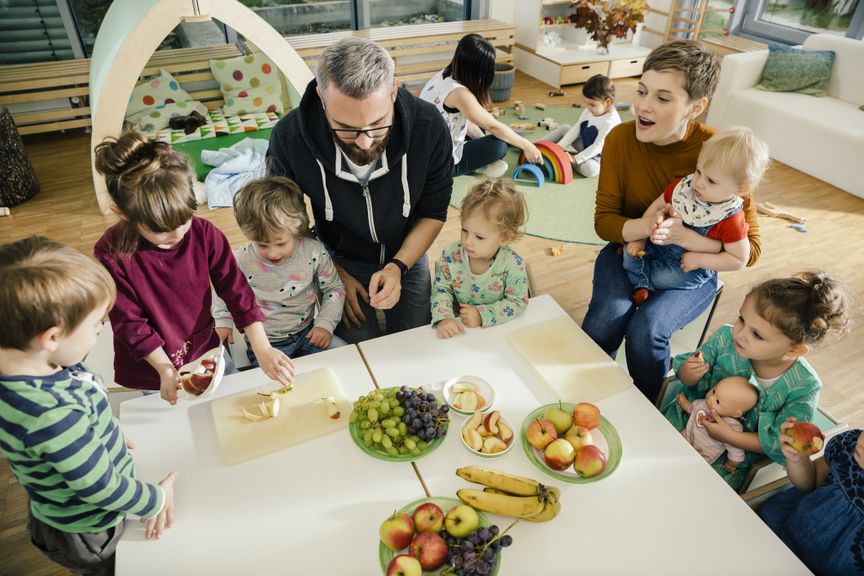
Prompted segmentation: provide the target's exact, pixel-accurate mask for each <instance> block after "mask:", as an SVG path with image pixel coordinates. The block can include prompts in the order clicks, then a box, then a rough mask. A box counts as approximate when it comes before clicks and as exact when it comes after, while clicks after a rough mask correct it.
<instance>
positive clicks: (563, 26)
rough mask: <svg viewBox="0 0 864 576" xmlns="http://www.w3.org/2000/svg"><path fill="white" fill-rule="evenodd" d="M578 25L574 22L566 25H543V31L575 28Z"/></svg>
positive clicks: (541, 27) (541, 26)
mask: <svg viewBox="0 0 864 576" xmlns="http://www.w3.org/2000/svg"><path fill="white" fill-rule="evenodd" d="M575 27H576V25H575V24H573V23H572V22H567V23H566V24H541V25H540V29H541V30H551V29H553V28H575Z"/></svg>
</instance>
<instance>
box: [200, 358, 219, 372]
mask: <svg viewBox="0 0 864 576" xmlns="http://www.w3.org/2000/svg"><path fill="white" fill-rule="evenodd" d="M201 367H202V368H204V369H205V370H208V371H210V372H215V371H216V360H214V359H213V358H205V359H204V360H201Z"/></svg>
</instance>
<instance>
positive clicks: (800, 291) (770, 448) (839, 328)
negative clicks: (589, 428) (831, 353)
mask: <svg viewBox="0 0 864 576" xmlns="http://www.w3.org/2000/svg"><path fill="white" fill-rule="evenodd" d="M848 314H849V300H848V296H847V295H846V290H845V289H844V287H843V285H842V284H841V283H840V282H839V281H838V280H837V279H835V278H833V277H832V276H829V275H828V274H825V273H823V272H803V273H800V274H796V275H795V276H792V277H789V278H776V279H773V280H768V281H766V282H762V283H761V284H758V285H757V286H755V287H753V288H752V289H751V290H750V292H749V293H748V294H747V296H746V297H745V298H744V303H743V304H742V305H741V309H740V311H739V312H738V319H737V321H736V322H735V324H734V325H732V326H728V325H727V326H723V327H722V328H720V329H719V330H717V331H716V332H714V334H712V335H711V337H710V338H708V340H707V341H706V342H705V344H703V345H702V347H700V348H699V351H698V352H697V353H695V354H694V353H687V354H680V355H678V356H676V357H675V358H674V359H673V363H672V367H673V369H674V370H675V373H676V375H677V376H678V380H680V381H681V383H682V384H684V393H683V394H682V396H683V398H682V399H680V400H678V402H677V403H676V402H673V403H671V405H669V406H667V407H665V408H664V410H663V413H664V415H665V416H666V418H667V419H668V420H669V421H670V422H671V423H672V424H673V425H674V426H675V427H676V428H677V429H678V430H683V429H684V426H685V425H686V423H687V416H688V415H687V414H686V412H684V410H683V405H685V404H686V401H692V400H697V399H702V398H705V397H706V395H707V394H708V392H709V391H710V390H711V389H713V388H714V386H715V385H716V384H717V382H719V381H720V380H722V379H724V378H727V377H729V376H743V377H745V378H748V379H749V380H750V383H751V384H752V385H753V386H755V387H756V390H757V391H758V392H759V401H758V403H757V404H756V407H755V408H754V409H753V410H751V411H750V412H747V413H746V414H745V415H744V417H743V422H742V423H743V428H744V429H743V431H740V432H737V431H735V430H733V429H732V428H731V427H730V426H729V424H727V423H726V422H725V421H723V419H722V418H719V419H716V420H712V419H710V418H706V419H705V420H704V421H703V425H704V426H705V428H706V429H707V432H708V434H709V435H710V436H711V438H713V439H715V440H718V441H720V442H724V443H726V444H727V445H729V446H732V447H735V448H741V449H744V450H745V451H746V454H745V459H744V462H743V463H742V465H739V466H738V467H737V468H735V469H734V470H730V469H729V467H726V466H725V464H726V457H725V455H724V456H721V457H720V458H718V459H717V460H715V461H714V463H713V464H712V467H713V468H714V469H715V470H716V471H717V472H718V473H719V474H720V475H721V476H723V478H724V479H725V480H726V482H727V483H728V484H729V485H730V486H732V487H733V488H735V489H737V488H738V487H739V486H740V484H741V481H742V480H743V479H744V477H745V476H746V475H747V471H748V469H749V468H750V466H751V465H752V464H753V462H754V461H755V460H756V458H757V457H760V455H761V454H765V455H767V456H769V457H770V458H771V459H772V460H774V461H775V462H777V463H779V464H781V465H783V464H785V463H786V455H785V452H784V451H783V444H782V433H784V431H785V428H784V426H783V425H784V423H786V422H787V421H789V420H790V419H792V420H796V421H805V422H810V421H812V420H813V415H814V414H815V412H816V408H817V407H818V405H819V392H820V390H821V389H822V381H821V380H819V376H818V375H817V374H816V371H815V370H814V369H813V367H812V366H810V364H809V363H808V362H807V360H806V359H805V358H804V356H805V355H806V354H807V353H808V352H809V351H810V348H811V347H812V346H813V345H815V344H818V343H819V342H821V341H822V340H824V339H825V337H826V336H827V335H828V334H829V333H830V332H837V333H840V334H842V333H843V332H845V331H846V329H847V325H848V323H849V319H848Z"/></svg>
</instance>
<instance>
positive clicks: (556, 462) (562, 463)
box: [543, 438, 576, 470]
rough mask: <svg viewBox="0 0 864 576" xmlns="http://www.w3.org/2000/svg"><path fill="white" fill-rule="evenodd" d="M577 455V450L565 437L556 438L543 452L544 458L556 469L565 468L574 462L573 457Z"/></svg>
mask: <svg viewBox="0 0 864 576" xmlns="http://www.w3.org/2000/svg"><path fill="white" fill-rule="evenodd" d="M575 457H576V451H575V450H574V449H573V445H572V444H570V442H568V441H567V440H565V439H564V438H558V439H557V440H554V441H553V442H552V443H551V444H549V446H547V447H546V450H545V451H544V452H543V459H544V460H546V464H547V465H548V466H549V467H550V468H552V469H554V470H565V469H566V468H567V467H568V466H570V464H572V463H573V458H575Z"/></svg>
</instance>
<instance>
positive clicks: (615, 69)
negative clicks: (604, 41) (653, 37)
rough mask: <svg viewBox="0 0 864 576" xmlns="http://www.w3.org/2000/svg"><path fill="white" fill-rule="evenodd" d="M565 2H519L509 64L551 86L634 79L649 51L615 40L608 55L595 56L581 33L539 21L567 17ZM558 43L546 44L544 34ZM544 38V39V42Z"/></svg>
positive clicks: (592, 47)
mask: <svg viewBox="0 0 864 576" xmlns="http://www.w3.org/2000/svg"><path fill="white" fill-rule="evenodd" d="M571 12H572V9H571V8H570V2H569V0H554V1H543V0H519V2H517V3H516V15H515V16H516V44H515V45H514V46H513V61H514V63H515V65H516V68H517V69H519V70H520V71H522V72H524V73H526V74H528V75H529V76H533V77H534V78H537V79H538V80H541V81H543V82H545V83H547V84H549V85H551V86H555V87H556V88H560V87H561V86H564V85H566V84H581V83H583V82H585V81H586V80H588V79H589V78H590V77H591V76H594V75H595V74H605V75H606V76H609V77H610V78H625V77H628V76H638V75H639V74H641V73H642V64H643V63H644V61H645V56H647V55H648V53H649V52H650V51H651V50H650V49H649V48H645V47H644V46H640V45H639V44H638V37H639V34H638V32H637V34H635V35H634V39H633V40H632V41H622V40H617V41H615V42H613V43H612V44H611V45H610V46H609V53H608V54H598V52H597V46H596V43H594V42H593V41H590V40H589V39H588V38H587V34H586V32H585V30H583V29H579V28H576V27H575V26H572V25H566V24H551V25H550V24H543V18H544V17H546V16H550V17H552V18H556V17H558V16H569V14H570V13H571ZM550 33H552V34H558V36H559V37H560V41H559V42H556V43H554V44H550V42H549V41H548V40H549V38H548V34H550ZM544 36H545V38H544Z"/></svg>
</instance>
